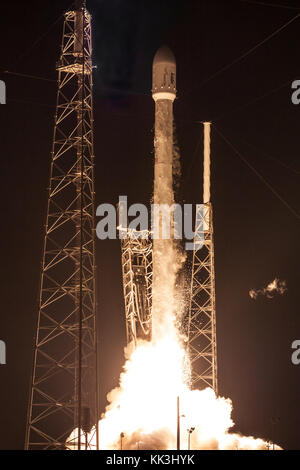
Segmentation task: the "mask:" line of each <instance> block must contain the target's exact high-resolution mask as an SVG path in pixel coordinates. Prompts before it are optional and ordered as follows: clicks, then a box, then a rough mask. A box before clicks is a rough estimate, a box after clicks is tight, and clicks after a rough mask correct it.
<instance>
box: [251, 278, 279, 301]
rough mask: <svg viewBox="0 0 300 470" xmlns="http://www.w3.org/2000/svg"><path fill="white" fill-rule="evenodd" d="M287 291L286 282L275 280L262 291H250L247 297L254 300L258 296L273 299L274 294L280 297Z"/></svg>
mask: <svg viewBox="0 0 300 470" xmlns="http://www.w3.org/2000/svg"><path fill="white" fill-rule="evenodd" d="M286 291H287V287H286V281H280V280H279V279H278V278H275V279H274V281H272V282H270V283H269V284H268V285H267V286H266V287H264V288H263V289H250V291H249V295H250V297H251V299H254V300H256V299H257V297H258V296H259V295H263V296H266V297H267V298H268V299H273V297H274V295H275V294H279V295H282V294H284V293H285V292H286Z"/></svg>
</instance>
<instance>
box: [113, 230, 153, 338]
mask: <svg viewBox="0 0 300 470" xmlns="http://www.w3.org/2000/svg"><path fill="white" fill-rule="evenodd" d="M122 232H123V233H122V236H123V238H121V252H122V275H123V294H124V303H125V321H126V336H127V344H129V343H131V342H132V343H133V344H134V345H136V343H137V340H138V339H146V340H151V336H152V312H151V308H152V243H151V240H150V235H149V232H148V231H145V232H138V231H135V230H132V229H126V232H124V230H122Z"/></svg>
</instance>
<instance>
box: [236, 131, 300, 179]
mask: <svg viewBox="0 0 300 470" xmlns="http://www.w3.org/2000/svg"><path fill="white" fill-rule="evenodd" d="M239 140H240V141H241V142H244V143H245V144H246V145H248V146H249V147H251V148H252V149H253V150H255V151H256V152H260V153H261V154H262V155H265V156H266V157H267V158H270V159H271V160H274V161H275V162H277V163H279V165H281V166H282V167H283V168H286V169H287V170H290V171H292V172H293V173H295V174H296V175H300V171H297V170H295V169H294V168H291V167H290V166H289V165H286V163H284V162H282V161H281V160H279V158H276V157H274V156H273V155H270V154H268V153H267V152H265V151H264V150H259V149H257V148H256V147H254V145H252V144H250V143H249V142H248V141H246V140H245V139H244V138H243V139H241V137H240V136H239Z"/></svg>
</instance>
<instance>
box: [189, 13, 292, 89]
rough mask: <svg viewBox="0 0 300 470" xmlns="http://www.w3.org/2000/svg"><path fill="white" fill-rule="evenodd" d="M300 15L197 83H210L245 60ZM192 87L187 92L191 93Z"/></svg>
mask: <svg viewBox="0 0 300 470" xmlns="http://www.w3.org/2000/svg"><path fill="white" fill-rule="evenodd" d="M299 16H300V13H298V15H296V16H294V17H293V18H291V19H290V20H289V21H287V22H286V23H284V24H283V25H282V26H280V28H278V29H276V30H275V31H273V33H271V34H269V35H268V36H267V37H266V38H265V39H263V40H262V41H260V42H259V43H258V44H256V45H255V46H253V47H251V48H250V49H249V50H248V51H246V52H245V53H244V54H242V55H240V56H239V57H237V58H236V59H234V60H233V61H232V62H229V64H227V65H225V66H224V67H222V68H221V69H219V70H217V71H216V72H215V73H213V74H212V75H210V77H207V78H206V79H204V80H203V81H202V82H201V83H200V84H199V85H197V87H198V89H199V88H200V87H202V86H203V85H206V83H208V82H209V81H210V80H213V79H214V78H216V77H217V76H218V75H220V74H221V73H223V72H225V71H226V70H228V69H230V67H232V66H233V65H235V64H237V63H238V62H240V61H241V60H243V59H244V58H245V57H247V56H248V55H250V54H251V53H252V52H254V51H255V50H257V49H258V48H259V47H260V46H262V45H263V44H265V43H266V42H268V41H269V40H270V39H272V38H273V37H274V36H276V34H279V33H280V32H281V31H283V30H284V29H285V28H286V27H287V26H289V25H290V24H291V23H293V22H294V21H295V20H296V19H297V18H299ZM191 91H192V90H191V89H190V90H189V91H188V92H187V93H186V94H188V93H191Z"/></svg>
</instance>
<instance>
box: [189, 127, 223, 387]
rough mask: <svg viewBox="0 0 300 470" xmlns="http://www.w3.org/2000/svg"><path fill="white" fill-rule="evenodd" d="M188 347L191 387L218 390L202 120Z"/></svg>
mask: <svg viewBox="0 0 300 470" xmlns="http://www.w3.org/2000/svg"><path fill="white" fill-rule="evenodd" d="M199 241H201V242H200V243H199ZM194 242H195V243H194V247H195V248H194V251H193V265H192V280H191V297H190V308H189V318H188V348H189V354H190V361H191V369H192V371H191V372H192V373H191V382H192V385H193V386H194V387H195V388H199V389H203V388H206V387H210V388H212V389H213V390H214V391H215V393H216V394H217V393H218V377H217V339H216V299H215V269H214V240H213V212H212V204H211V201H210V123H209V122H204V165H203V205H202V204H200V205H197V210H196V220H195V239H194Z"/></svg>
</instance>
